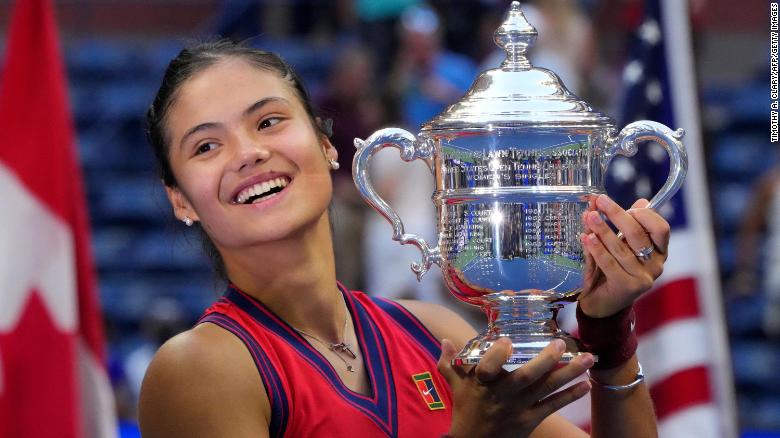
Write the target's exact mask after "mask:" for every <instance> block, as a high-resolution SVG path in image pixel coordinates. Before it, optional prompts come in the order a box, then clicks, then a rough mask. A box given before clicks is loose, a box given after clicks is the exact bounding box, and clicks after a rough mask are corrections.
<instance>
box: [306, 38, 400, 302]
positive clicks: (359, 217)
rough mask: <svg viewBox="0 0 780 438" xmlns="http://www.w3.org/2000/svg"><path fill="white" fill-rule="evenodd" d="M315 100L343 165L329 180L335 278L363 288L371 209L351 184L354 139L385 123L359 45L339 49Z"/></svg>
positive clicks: (372, 69)
mask: <svg viewBox="0 0 780 438" xmlns="http://www.w3.org/2000/svg"><path fill="white" fill-rule="evenodd" d="M323 89H324V94H322V95H320V96H318V97H317V99H316V100H317V102H318V105H317V106H318V107H319V108H320V110H321V111H322V113H323V114H324V115H327V116H330V117H332V119H333V125H332V130H333V132H332V136H331V142H332V143H333V145H334V147H335V148H336V150H337V151H338V155H339V159H340V160H341V162H342V163H343V165H342V166H341V167H340V168H339V169H338V170H336V171H335V172H334V175H333V191H334V195H333V203H332V216H331V217H332V227H333V233H334V242H335V243H336V245H335V251H336V272H337V274H338V278H339V279H340V280H341V281H342V282H343V283H344V284H345V285H347V286H348V287H350V288H353V289H360V290H362V289H363V288H364V285H363V275H362V273H363V270H364V267H363V251H362V245H361V242H362V240H363V239H362V238H363V228H364V227H363V224H364V222H365V217H366V213H367V212H368V211H369V210H370V209H369V208H368V205H367V204H366V203H365V202H363V199H362V198H361V197H360V194H359V193H358V192H357V189H356V188H355V184H354V183H353V181H352V157H353V156H354V155H355V146H354V140H355V138H357V137H365V136H367V135H369V134H370V133H371V132H373V131H375V130H377V129H379V128H380V127H381V126H382V125H383V124H385V123H386V120H387V116H386V110H385V108H386V106H385V105H384V103H383V101H382V97H381V90H379V89H378V86H377V81H376V74H375V65H374V60H373V58H372V57H371V55H370V54H369V53H368V51H367V50H366V49H365V48H364V47H362V46H359V45H350V46H346V47H344V48H342V49H341V50H340V52H339V53H338V54H337V55H336V59H335V60H334V62H333V64H332V67H331V71H330V73H329V76H328V79H327V86H326V87H323Z"/></svg>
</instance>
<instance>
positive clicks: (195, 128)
mask: <svg viewBox="0 0 780 438" xmlns="http://www.w3.org/2000/svg"><path fill="white" fill-rule="evenodd" d="M272 102H283V103H285V104H287V105H289V104H290V101H288V100H287V99H285V98H283V97H278V96H270V97H265V98H263V99H260V100H258V101H257V102H255V103H253V104H252V105H249V106H248V107H247V109H245V110H244V113H243V116H244V117H248V116H250V115H251V114H252V113H254V112H255V111H257V110H259V109H260V108H262V107H264V106H265V105H268V104H269V103H272ZM221 126H222V123H217V122H206V123H201V124H199V125H196V126H193V127H192V128H190V129H188V130H187V132H185V133H184V136H182V138H181V141H180V142H179V147H180V148H181V147H184V143H185V142H186V140H187V138H189V137H190V136H192V135H193V134H196V133H198V132H200V131H205V130H206V129H212V128H219V127H221Z"/></svg>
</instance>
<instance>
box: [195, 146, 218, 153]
mask: <svg viewBox="0 0 780 438" xmlns="http://www.w3.org/2000/svg"><path fill="white" fill-rule="evenodd" d="M216 147H217V144H216V143H203V144H202V145H200V146H198V147H197V148H196V149H195V155H200V154H205V153H206V152H209V151H211V150H214V149H216Z"/></svg>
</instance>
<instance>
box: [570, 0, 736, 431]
mask: <svg viewBox="0 0 780 438" xmlns="http://www.w3.org/2000/svg"><path fill="white" fill-rule="evenodd" d="M623 84H624V90H623V99H622V103H621V108H620V114H619V126H621V127H622V126H625V125H626V124H627V123H630V122H632V121H635V120H641V119H647V120H654V121H656V122H660V123H663V124H665V125H667V126H668V127H670V128H672V129H676V128H678V127H682V128H684V129H685V131H686V135H685V137H684V138H683V143H684V144H685V147H686V149H687V151H688V157H689V171H688V176H687V178H686V182H685V184H684V186H683V189H681V190H680V192H678V194H677V195H675V196H674V197H673V198H672V199H671V200H670V201H669V202H667V203H666V204H665V205H663V206H662V207H660V208H659V212H660V213H661V214H662V215H664V217H665V218H666V219H667V220H668V221H669V223H670V224H671V226H672V238H671V243H670V247H669V259H668V261H667V262H666V265H665V267H664V274H663V275H662V276H661V277H660V278H659V279H658V281H657V282H656V285H655V287H654V289H653V290H651V291H650V292H648V293H647V294H645V296H643V297H642V298H641V299H640V300H639V301H638V302H637V303H636V304H635V307H636V311H637V325H636V330H637V334H638V336H639V350H638V352H637V355H638V357H639V361H640V362H641V363H642V365H643V368H644V371H645V375H646V379H647V384H648V385H649V387H650V393H651V396H652V397H653V401H654V405H655V409H656V414H657V416H658V420H659V434H660V436H661V437H664V438H676V437H680V438H682V437H735V436H736V434H737V431H736V421H735V406H734V395H733V384H732V380H731V370H730V359H729V354H728V347H727V343H726V327H725V323H724V318H723V309H722V305H721V298H720V285H719V282H718V273H717V264H716V261H715V252H714V251H715V249H714V245H713V242H712V233H711V229H712V228H711V225H710V218H709V212H710V207H709V205H708V195H707V186H706V181H705V176H704V175H705V172H704V157H703V154H702V148H701V135H700V131H699V121H698V114H697V110H696V104H697V97H696V84H695V81H694V75H693V52H692V50H691V43H690V27H689V14H688V4H687V2H686V1H680V0H646V1H645V4H644V14H643V19H642V21H641V23H640V24H639V25H638V26H637V28H636V30H635V32H634V35H633V36H632V41H631V45H630V57H629V59H628V62H627V63H626V65H625V68H624V71H623ZM668 172H669V158H668V156H667V153H666V151H665V150H664V148H663V147H662V146H661V145H659V144H655V143H647V144H642V145H640V147H639V152H638V153H637V154H636V155H635V156H633V157H631V158H626V157H619V158H616V159H615V160H614V161H613V162H612V163H611V165H610V169H609V176H608V179H607V187H606V188H607V193H608V194H609V195H610V196H611V197H613V198H614V199H615V200H616V201H618V202H619V203H620V204H621V205H623V206H624V207H626V208H627V207H628V206H630V205H631V204H632V203H633V202H634V201H635V200H636V199H638V198H647V199H649V198H650V197H652V196H653V194H655V193H656V192H657V191H658V189H659V188H660V187H661V186H662V185H663V183H664V181H665V180H666V177H667V175H668ZM589 404H590V403H589V401H586V400H583V401H580V402H578V403H577V404H575V405H572V406H571V407H569V408H567V409H566V410H565V411H564V415H566V416H567V417H569V418H570V419H571V420H572V421H574V422H575V423H577V424H580V425H581V426H583V427H585V428H587V427H588V422H589V417H590V415H589Z"/></svg>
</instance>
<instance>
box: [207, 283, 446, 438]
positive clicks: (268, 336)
mask: <svg viewBox="0 0 780 438" xmlns="http://www.w3.org/2000/svg"><path fill="white" fill-rule="evenodd" d="M339 289H340V290H341V292H342V294H343V295H344V300H345V302H346V304H347V309H348V310H349V313H350V315H351V317H352V322H353V325H354V327H355V334H356V336H357V341H358V344H359V347H360V351H361V352H362V353H363V361H364V366H365V369H366V373H367V377H368V381H369V387H370V390H369V395H367V396H366V395H362V394H360V393H357V392H354V391H352V390H350V389H349V388H348V387H347V386H345V385H344V384H343V383H342V381H341V379H340V378H339V376H338V374H337V373H336V370H335V369H334V368H333V366H332V365H331V364H330V362H328V361H327V360H326V359H325V357H324V356H323V355H322V354H321V353H320V352H319V351H317V350H316V349H315V348H314V347H313V346H312V345H311V344H309V342H308V341H307V340H306V339H305V338H304V337H302V336H301V335H300V334H299V333H298V332H297V331H296V330H295V329H294V328H292V327H291V326H290V325H289V324H287V323H286V322H285V321H284V320H282V319H281V318H279V317H278V316H276V315H275V314H274V313H273V312H271V310H270V309H268V308H267V307H266V306H264V305H263V303H261V302H260V301H257V300H256V299H254V298H252V297H251V296H249V295H247V294H245V293H243V292H242V291H240V290H239V289H238V288H237V287H235V286H234V285H232V284H231V285H229V286H228V288H227V291H226V292H225V294H224V295H223V296H222V298H220V299H219V300H217V301H216V302H215V303H214V304H212V305H211V307H209V308H208V309H207V310H206V312H205V313H204V315H203V316H202V317H201V318H200V320H199V321H198V324H201V323H205V322H208V323H212V324H216V325H218V326H220V327H222V328H224V329H225V330H228V331H230V332H231V333H233V334H234V335H235V336H237V337H238V338H239V339H240V340H241V341H242V342H243V343H244V345H246V347H247V349H248V350H249V352H250V354H251V355H252V359H253V360H254V363H255V365H256V366H257V370H258V372H259V374H260V377H261V379H262V382H263V385H264V386H265V391H266V394H267V395H268V400H269V402H270V405H271V419H270V424H269V432H270V436H278V437H308V436H322V437H339V436H341V437H353V436H354V437H386V436H388V437H427V436H430V437H440V436H441V435H442V434H444V433H446V432H447V431H448V430H449V426H450V419H451V413H452V398H451V394H450V388H449V386H448V384H447V382H446V380H445V379H444V377H443V376H442V375H441V374H439V372H438V370H437V369H436V363H437V361H438V358H439V355H440V354H441V346H440V343H439V342H438V341H437V340H436V338H435V337H434V336H433V335H432V334H431V333H430V332H429V331H428V330H427V329H426V328H425V327H424V326H423V325H422V323H421V322H420V321H419V320H418V319H417V318H416V317H415V316H414V315H412V314H411V313H409V311H407V310H406V309H405V308H404V307H402V306H401V305H399V304H397V303H395V302H392V301H389V300H386V299H382V298H377V297H369V296H368V295H366V294H364V293H362V292H356V291H349V290H347V289H346V288H344V287H342V286H341V285H339Z"/></svg>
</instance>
